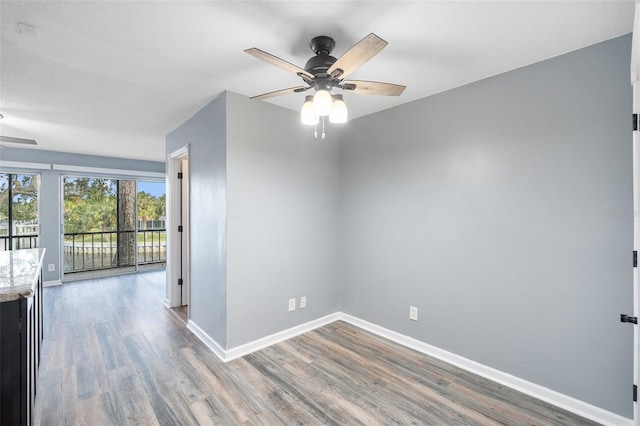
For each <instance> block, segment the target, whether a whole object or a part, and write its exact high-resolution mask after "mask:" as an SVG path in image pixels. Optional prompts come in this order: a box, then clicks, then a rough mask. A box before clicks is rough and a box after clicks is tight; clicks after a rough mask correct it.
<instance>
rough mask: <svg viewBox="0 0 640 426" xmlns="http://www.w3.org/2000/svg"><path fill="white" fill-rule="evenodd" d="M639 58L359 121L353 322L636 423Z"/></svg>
mask: <svg viewBox="0 0 640 426" xmlns="http://www.w3.org/2000/svg"><path fill="white" fill-rule="evenodd" d="M630 44H631V38H630V37H629V36H624V37H621V38H617V39H614V40H610V41H607V42H604V43H601V44H598V45H594V46H591V47H588V48H586V49H582V50H579V51H576V52H573V53H569V54H567V55H563V56H560V57H557V58H553V59H550V60H547V61H544V62H541V63H537V64H534V65H531V66H528V67H525V68H521V69H518V70H515V71H511V72H508V73H505V74H502V75H499V76H496V77H493V78H489V79H486V80H483V81H480V82H477V83H474V84H470V85H467V86H464V87H461V88H458V89H455V90H451V91H448V92H445V93H441V94H438V95H435V96H431V97H428V98H425V99H422V100H419V101H416V102H412V103H410V104H407V105H403V106H401V107H398V108H394V109H391V110H387V111H384V112H381V113H379V114H375V115H371V116H368V117H364V118H361V119H357V120H353V121H352V122H351V123H350V125H349V127H348V130H347V132H346V134H345V135H344V137H343V139H342V141H341V153H340V155H341V174H342V179H341V193H340V194H341V200H340V207H341V219H342V221H341V226H340V234H341V242H340V248H341V262H340V273H341V282H342V285H341V290H342V294H341V295H342V310H343V311H344V312H347V313H349V314H352V315H355V316H357V317H360V318H363V319H365V320H367V321H371V322H373V323H375V324H379V325H382V326H384V327H387V328H389V329H392V330H394V331H397V332H399V333H402V334H406V335H408V336H411V337H414V338H416V339H419V340H421V341H424V342H427V343H429V344H432V345H435V346H437V347H440V348H443V349H446V350H448V351H451V352H453V353H456V354H459V355H462V356H464V357H467V358H470V359H472V360H474V361H477V362H480V363H482V364H485V365H488V366H491V367H494V368H497V369H498V370H502V371H504V372H507V373H511V374H513V375H515V376H518V377H521V378H523V379H526V380H529V381H531V382H533V383H537V384H540V385H542V386H546V387H548V388H550V389H553V390H555V391H558V392H561V393H564V394H566V395H570V396H573V397H575V398H578V399H580V400H583V401H586V402H589V403H591V404H594V405H596V406H599V407H602V408H604V409H606V410H610V411H613V412H615V413H618V414H621V415H624V416H626V417H632V402H631V395H630V390H631V385H632V354H633V350H632V342H633V336H632V331H633V328H632V327H630V326H625V325H622V324H621V323H620V322H619V314H620V313H626V312H633V304H632V285H633V283H632V267H631V252H632V249H633V246H632V238H633V223H632V214H631V212H632V210H633V205H632V157H631V127H630V120H629V114H630V112H631V90H630V85H629V57H630V50H631V47H630ZM610 211H614V213H613V214H609V213H608V212H610ZM409 305H413V306H417V307H418V308H419V322H413V321H410V320H409V319H408V317H409Z"/></svg>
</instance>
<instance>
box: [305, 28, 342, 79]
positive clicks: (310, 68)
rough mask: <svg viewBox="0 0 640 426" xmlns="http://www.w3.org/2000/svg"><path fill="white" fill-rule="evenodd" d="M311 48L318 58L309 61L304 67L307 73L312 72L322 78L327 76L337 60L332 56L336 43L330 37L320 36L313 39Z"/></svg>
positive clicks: (310, 44)
mask: <svg viewBox="0 0 640 426" xmlns="http://www.w3.org/2000/svg"><path fill="white" fill-rule="evenodd" d="M309 47H310V48H311V50H313V52H314V53H315V54H316V56H314V57H312V58H311V59H309V60H308V61H307V63H306V64H305V66H304V69H305V71H307V72H310V73H311V74H313V75H314V76H316V77H322V75H323V74H325V75H326V74H327V70H328V69H329V68H331V65H333V64H334V63H335V62H336V61H337V59H336V58H334V57H333V56H331V55H330V53H331V52H332V51H333V48H334V47H336V42H335V40H334V39H333V38H331V37H329V36H318V37H314V38H312V39H311V42H310V43H309Z"/></svg>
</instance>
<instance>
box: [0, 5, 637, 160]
mask: <svg viewBox="0 0 640 426" xmlns="http://www.w3.org/2000/svg"><path fill="white" fill-rule="evenodd" d="M633 12H634V1H633V0H629V1H612V0H609V1H551V2H542V1H526V2H525V1H486V2H485V1H410V2H402V1H375V2H374V1H335V2H330V1H290V2H285V1H233V2H232V1H210V2H194V1H100V2H98V1H46V2H36V1H10V0H2V1H1V3H0V14H1V25H2V30H1V37H2V39H1V45H0V48H1V50H0V60H1V66H0V112H1V113H2V114H4V116H5V118H4V120H2V121H0V134H2V135H5V136H13V137H25V138H32V139H36V140H37V141H38V146H37V147H35V148H38V149H46V150H54V151H63V152H75V153H84V154H94V155H105V156H114V157H124V158H134V159H146V160H156V161H163V160H164V156H165V154H164V138H165V135H166V134H167V133H169V132H170V131H172V130H173V129H175V128H176V127H177V126H179V125H180V124H182V123H183V122H184V121H185V120H187V119H188V118H189V117H190V116H192V115H193V114H194V113H195V112H196V111H198V110H199V109H200V108H201V107H202V106H204V105H205V104H207V103H208V102H209V101H211V100H212V99H213V98H215V97H216V96H217V95H219V94H220V93H221V92H222V91H224V90H231V91H234V92H237V93H241V94H244V95H247V96H253V95H257V94H261V93H264V92H269V91H273V90H277V89H283V88H287V87H292V86H297V85H299V84H300V83H302V81H301V80H300V79H299V78H298V77H296V76H295V75H293V74H289V73H287V72H285V71H283V70H281V69H279V68H276V67H274V66H271V65H269V64H267V63H264V62H262V61H260V60H258V59H256V58H253V57H251V56H249V55H247V54H246V53H244V52H243V50H244V49H247V48H249V47H258V48H260V49H262V50H265V51H267V52H269V53H272V54H274V55H276V56H279V57H281V58H283V59H285V60H287V61H289V62H292V63H294V64H296V65H299V66H301V67H303V66H304V64H305V62H306V60H307V59H308V58H309V57H311V56H312V55H313V53H312V52H311V51H310V50H309V48H308V43H309V40H310V39H311V38H312V37H314V36H317V35H329V36H332V37H333V38H334V39H335V40H336V49H335V50H334V52H333V55H334V56H336V57H339V56H340V55H341V54H342V53H344V52H345V51H346V50H347V49H348V48H349V47H351V46H352V45H353V44H355V43H356V42H357V41H358V40H360V39H361V38H362V37H364V36H365V35H367V34H368V33H370V32H373V33H376V34H377V35H378V36H380V37H382V38H383V39H385V40H386V41H388V42H389V45H388V46H387V47H386V48H385V49H384V50H382V52H381V53H380V54H378V55H377V56H376V57H374V58H373V59H372V60H371V61H369V62H368V63H366V64H365V65H363V66H362V67H361V68H360V69H358V70H357V71H356V72H354V73H353V74H351V75H350V76H349V78H350V79H361V80H374V81H386V82H391V83H398V84H404V85H406V86H407V89H406V90H405V92H404V94H403V95H402V96H401V97H399V98H391V97H374V96H366V95H356V94H348V93H347V94H346V95H345V101H346V102H347V105H348V107H349V113H350V117H351V118H355V117H359V116H363V115H366V114H370V113H373V112H376V111H380V110H384V109H386V108H390V107H393V106H396V105H399V104H402V103H406V102H409V101H412V100H415V99H419V98H422V97H425V96H428V95H432V94H434V93H438V92H442V91H444V90H447V89H451V88H453V87H457V86H460V85H463V84H466V83H469V82H472V81H477V80H480V79H483V78H486V77H489V76H492V75H495V74H499V73H502V72H505V71H508V70H511V69H514V68H518V67H522V66H524V65H528V64H531V63H534V62H538V61H540V60H543V59H547V58H550V57H553V56H557V55H560V54H562V53H566V52H569V51H572V50H575V49H579V48H581V47H585V46H588V45H591V44H594V43H597V42H600V41H604V40H608V39H611V38H614V37H617V36H620V35H623V34H626V33H629V32H631V31H632V26H633V14H634V13H633ZM18 23H24V24H28V25H31V26H34V27H36V28H37V31H38V36H37V37H36V36H33V35H29V34H26V33H24V32H20V29H19V25H18ZM303 99H304V94H293V95H288V96H284V97H280V98H274V99H273V100H269V102H273V103H274V104H277V105H281V106H283V107H286V108H290V109H293V110H299V108H300V107H301V105H302V101H303ZM256 102H265V101H256ZM467 112H468V111H467ZM347 125H348V124H347ZM4 145H5V146H15V147H27V148H28V146H26V145H15V144H4Z"/></svg>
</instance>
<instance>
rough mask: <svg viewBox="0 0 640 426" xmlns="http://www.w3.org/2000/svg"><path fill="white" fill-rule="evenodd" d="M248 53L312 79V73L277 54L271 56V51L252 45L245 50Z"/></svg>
mask: <svg viewBox="0 0 640 426" xmlns="http://www.w3.org/2000/svg"><path fill="white" fill-rule="evenodd" d="M245 52H247V53H248V54H249V55H251V56H254V57H256V58H258V59H262V60H263V61H265V62H268V63H270V64H271V65H275V66H276V67H279V68H282V69H283V70H285V71H289V72H292V73H294V74H297V75H300V76H305V77H307V78H309V79H313V77H314V75H313V74H311V73H309V72H307V71H305V70H303V69H302V68H300V67H299V66H297V65H293V64H292V63H291V62H287V61H285V60H284V59H280V58H278V57H277V56H273V55H272V54H271V53H267V52H265V51H264V50H260V49H257V48H255V47H252V48H251V49H247V50H245Z"/></svg>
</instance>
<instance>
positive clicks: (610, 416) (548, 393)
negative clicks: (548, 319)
mask: <svg viewBox="0 0 640 426" xmlns="http://www.w3.org/2000/svg"><path fill="white" fill-rule="evenodd" d="M339 319H340V320H342V321H345V322H348V323H349V324H352V325H355V326H356V327H360V328H362V329H364V330H367V331H369V332H371V333H373V334H377V335H378V336H381V337H384V338H386V339H389V340H391V341H393V342H396V343H399V344H401V345H403V346H406V347H408V348H411V349H414V350H416V351H418V352H421V353H423V354H426V355H430V356H432V357H434V358H438V359H440V360H442V361H444V362H447V363H449V364H452V365H455V366H456V367H460V368H462V369H464V370H467V371H470V372H471V373H474V374H477V375H478V376H481V377H484V378H486V379H489V380H493V381H494V382H497V383H500V384H502V385H504V386H508V387H510V388H512V389H515V390H517V391H520V392H522V393H525V394H527V395H529V396H532V397H534V398H537V399H540V400H542V401H545V402H548V403H549V404H552V405H555V406H556V407H560V408H563V409H565V410H567V411H571V412H572V413H575V414H577V415H579V416H582V417H585V418H587V419H590V420H593V421H595V422H598V423H601V424H604V425H616V426H622V425H625V426H626V425H629V426H631V425H633V420H632V419H628V418H626V417H622V416H620V415H618V414H615V413H612V412H610V411H607V410H604V409H602V408H599V407H596V406H594V405H591V404H589V403H586V402H584V401H580V400H579V399H576V398H572V397H570V396H567V395H564V394H562V393H559V392H556V391H554V390H551V389H549V388H545V387H544V386H540V385H537V384H535V383H532V382H529V381H527V380H524V379H521V378H519V377H516V376H513V375H511V374H509V373H505V372H503V371H500V370H496V369H495V368H492V367H488V366H486V365H483V364H480V363H478V362H475V361H472V360H470V359H468V358H464V357H462V356H460V355H456V354H454V353H451V352H449V351H446V350H444V349H440V348H437V347H435V346H431V345H429V344H427V343H424V342H422V341H420V340H416V339H414V338H412V337H409V336H406V335H404V334H400V333H397V332H395V331H391V330H389V329H386V328H384V327H381V326H379V325H376V324H373V323H370V322H368V321H365V320H362V319H360V318H357V317H354V316H352V315H349V314H345V313H342V312H341V313H340V314H339Z"/></svg>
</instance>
